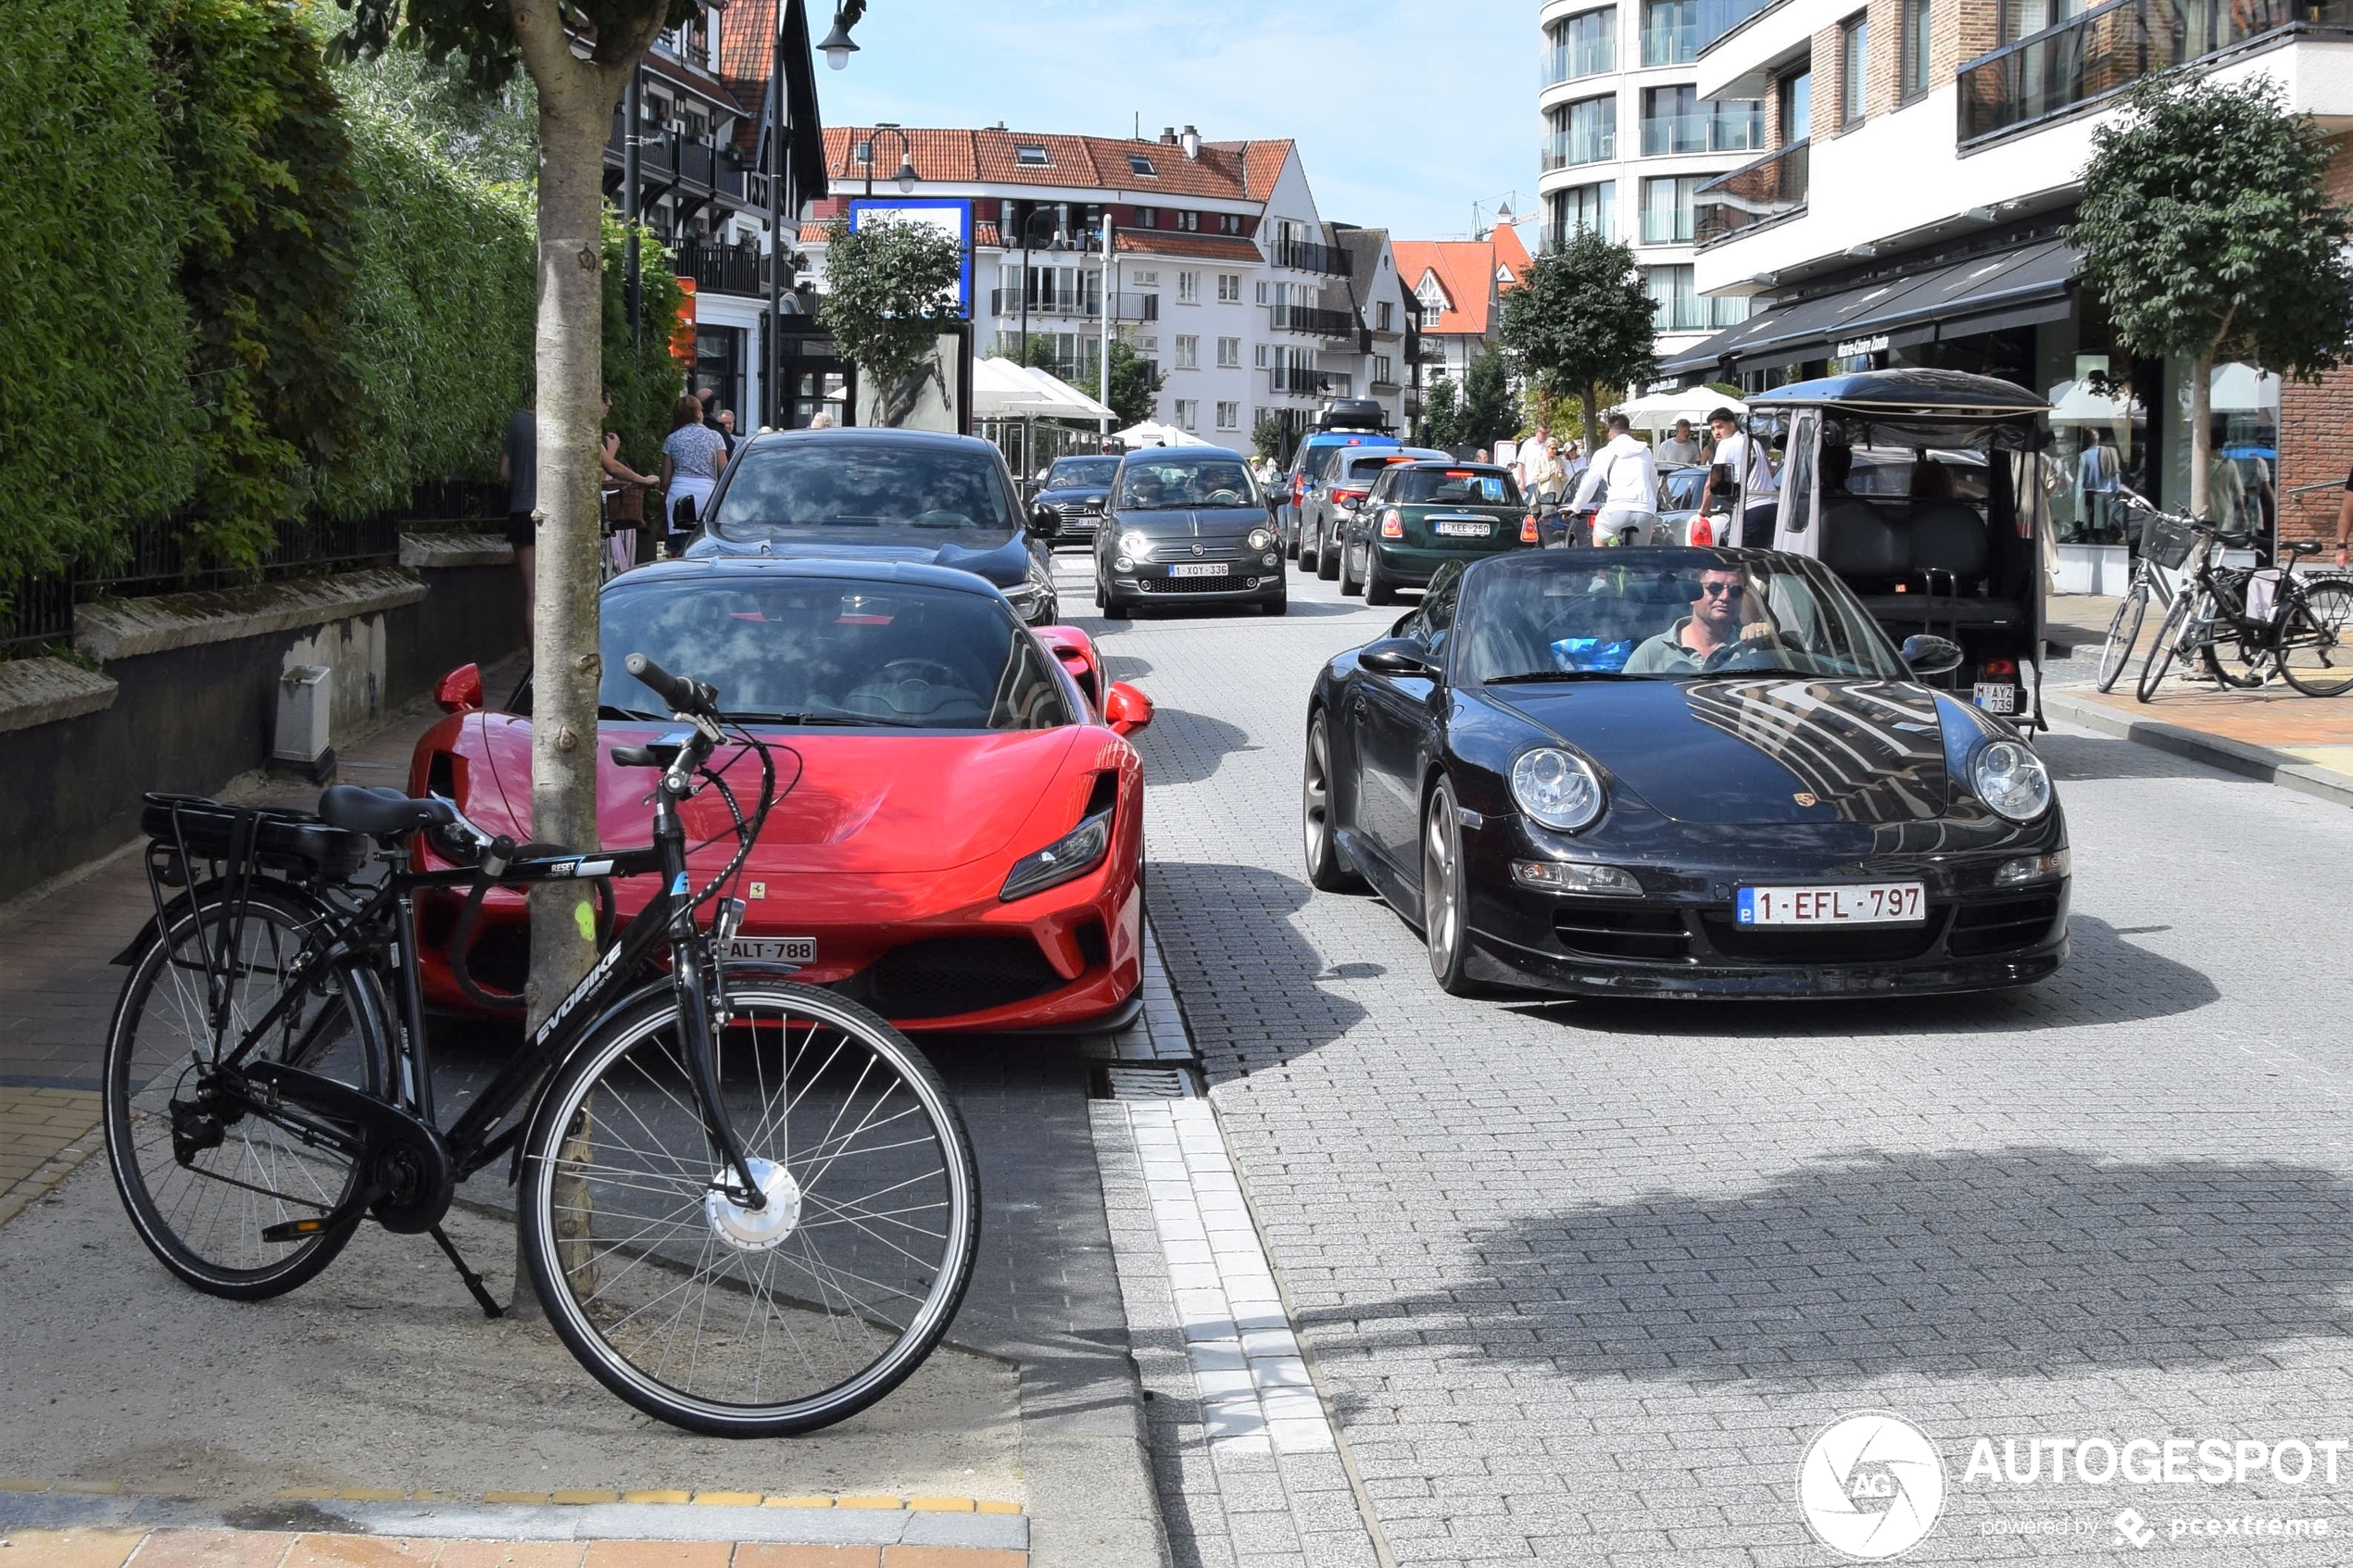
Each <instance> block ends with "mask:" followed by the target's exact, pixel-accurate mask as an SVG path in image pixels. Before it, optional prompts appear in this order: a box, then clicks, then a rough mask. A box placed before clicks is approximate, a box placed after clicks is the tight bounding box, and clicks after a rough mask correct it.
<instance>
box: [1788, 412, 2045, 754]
mask: <svg viewBox="0 0 2353 1568" xmlns="http://www.w3.org/2000/svg"><path fill="white" fill-rule="evenodd" d="M2046 408H2048V405H2047V404H2045V402H2044V401H2043V399H2041V398H2040V397H2037V396H2035V395H2034V394H2032V393H2031V392H2029V391H2027V390H2026V389H2025V388H2024V387H2021V386H2016V385H2013V384H2011V383H2008V382H2006V381H1997V380H1995V379H1994V378H1993V377H1991V376H1976V375H1969V374H1966V373H1964V372H1962V371H1959V370H1866V371H1861V372H1858V373H1856V374H1854V375H1843V376H1827V377H1824V378H1822V379H1821V380H1818V381H1809V382H1799V383H1794V384H1793V385H1790V386H1783V387H1778V388H1775V389H1774V390H1773V391H1771V392H1765V393H1759V394H1757V395H1755V396H1754V397H1751V398H1749V399H1748V409H1749V420H1750V422H1751V424H1752V426H1753V427H1754V428H1755V433H1758V434H1760V435H1761V434H1762V433H1764V426H1765V425H1766V424H1767V423H1768V422H1771V423H1780V422H1781V421H1783V420H1786V421H1787V432H1786V436H1785V440H1784V458H1783V461H1782V469H1781V476H1780V510H1779V516H1778V519H1777V521H1776V523H1775V527H1774V533H1773V547H1774V548H1775V549H1778V550H1786V551H1788V552H1790V553H1791V554H1792V555H1800V556H1811V557H1813V558H1816V559H1818V560H1819V561H1821V562H1822V564H1823V565H1825V566H1827V567H1829V568H1830V569H1831V571H1835V572H1837V573H1838V574H1839V576H1840V577H1842V578H1843V579H1844V580H1845V581H1846V583H1847V585H1848V586H1849V587H1851V588H1853V589H1854V590H1855V592H1856V595H1858V596H1860V597H1861V598H1862V601H1863V603H1864V605H1865V606H1866V607H1867V608H1869V610H1870V612H1871V614H1872V615H1873V616H1874V617H1875V618H1876V619H1877V620H1878V621H1879V623H1880V625H1881V626H1882V627H1883V628H1885V629H1886V632H1887V634H1888V635H1889V636H1890V637H1892V638H1893V639H1894V641H1895V642H1896V643H1898V644H1899V645H1900V644H1901V643H1902V642H1903V640H1904V639H1905V638H1906V637H1908V636H1913V635H1916V634H1920V633H1925V634H1928V635H1931V636H1938V637H1949V638H1950V639H1952V640H1953V641H1954V642H1956V643H1958V644H1959V645H1960V646H1961V650H1962V653H1963V655H1964V656H1965V657H1964V658H1963V659H1962V662H1961V665H1960V667H1959V668H1958V669H1957V670H1956V671H1952V672H1951V673H1950V674H1947V675H1942V676H1935V677H1931V678H1930V679H1929V682H1928V684H1931V685H1941V686H1946V687H1950V688H1952V689H1954V690H1955V691H1957V692H1965V693H1968V694H1969V696H1971V697H1972V698H1973V699H1974V700H1975V702H1976V704H1977V706H1978V707H1980V708H1982V709H1985V710H1986V711H1987V712H1989V713H1998V714H2001V715H2002V716H2003V717H2005V718H2007V719H2009V720H2010V721H2012V722H2014V723H2016V724H2017V725H2018V726H2019V727H2020V728H2021V729H2025V728H2030V727H2041V726H2043V725H2044V719H2043V704H2042V659H2043V631H2044V602H2043V596H2044V592H2045V575H2044V556H2043V552H2044V535H2045V533H2046V532H2047V531H2048V529H2049V526H2050V520H2049V515H2048V508H2047V506H2046V504H2045V489H2044V485H2043V483H2042V465H2041V459H2040V458H2039V456H2038V452H2039V449H2040V447H2041V446H2042V445H2043V442H2044V433H2043V429H2042V425H2041V421H2040V420H2039V418H2038V416H2040V415H2041V414H2042V413H2043V412H2044V411H2045V409H2046Z"/></svg>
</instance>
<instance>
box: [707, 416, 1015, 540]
mask: <svg viewBox="0 0 2353 1568" xmlns="http://www.w3.org/2000/svg"><path fill="white" fill-rule="evenodd" d="M713 525H714V526H715V527H716V529H717V531H718V533H719V535H720V536H721V537H722V538H725V539H759V538H762V537H765V536H767V535H769V534H771V533H776V532H779V531H785V530H796V529H816V528H825V529H832V528H843V529H849V528H925V529H943V530H945V529H954V530H958V531H963V532H968V533H988V534H993V535H997V536H999V537H1002V536H1004V535H1007V534H1010V533H1013V503H1012V501H1011V499H1010V498H1009V497H1008V496H1007V495H1006V494H1005V486H1004V483H1003V482H1002V481H1001V480H1000V478H999V476H998V472H997V462H996V459H995V458H994V457H993V456H992V455H991V454H989V453H988V452H987V451H981V450H975V449H973V448H971V447H962V446H933V445H916V444H914V443H912V442H906V443H901V442H897V441H873V440H866V439H858V440H850V441H824V440H817V441H810V440H790V441H778V442H771V443H766V444H755V445H752V446H751V447H750V448H749V450H747V451H745V452H744V453H743V454H742V456H740V457H739V458H736V471H735V472H734V473H733V474H732V475H730V476H729V478H728V481H727V488H726V490H725V492H724V494H722V495H721V496H720V498H719V507H718V513H717V516H716V517H715V518H714V519H713Z"/></svg>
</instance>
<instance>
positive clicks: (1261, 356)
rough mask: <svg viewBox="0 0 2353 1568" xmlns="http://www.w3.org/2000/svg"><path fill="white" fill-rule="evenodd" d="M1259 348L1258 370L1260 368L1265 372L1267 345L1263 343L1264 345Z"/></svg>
mask: <svg viewBox="0 0 2353 1568" xmlns="http://www.w3.org/2000/svg"><path fill="white" fill-rule="evenodd" d="M1257 346H1258V368H1259V369H1260V370H1265V368H1266V345H1265V344H1263V343H1262V344H1260V345H1257Z"/></svg>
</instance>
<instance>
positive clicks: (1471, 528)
mask: <svg viewBox="0 0 2353 1568" xmlns="http://www.w3.org/2000/svg"><path fill="white" fill-rule="evenodd" d="M1438 532H1440V533H1443V534H1445V535H1447V536H1448V537H1449V538H1456V539H1484V538H1486V537H1487V536H1488V535H1489V534H1490V533H1494V532H1495V525H1494V524H1493V523H1491V522H1441V523H1440V524H1439V525H1438Z"/></svg>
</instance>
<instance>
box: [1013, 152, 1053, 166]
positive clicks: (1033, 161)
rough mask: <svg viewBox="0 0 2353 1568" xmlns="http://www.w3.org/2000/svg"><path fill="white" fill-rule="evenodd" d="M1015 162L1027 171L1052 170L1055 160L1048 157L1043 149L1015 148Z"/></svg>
mask: <svg viewBox="0 0 2353 1568" xmlns="http://www.w3.org/2000/svg"><path fill="white" fill-rule="evenodd" d="M1013 161H1014V162H1015V163H1018V164H1020V165H1022V166H1023V167H1024V168H1026V169H1050V168H1051V167H1052V166H1053V162H1054V160H1053V159H1052V158H1050V157H1047V156H1046V149H1045V148H1043V147H1015V148H1014V149H1013Z"/></svg>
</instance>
